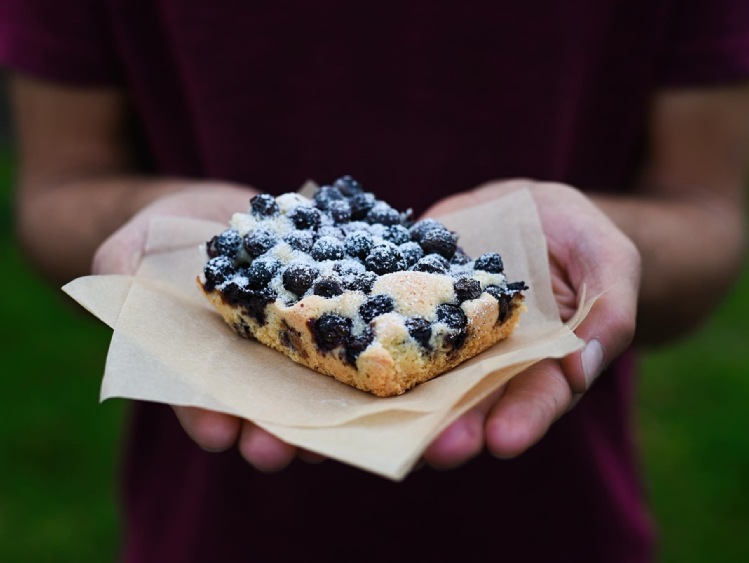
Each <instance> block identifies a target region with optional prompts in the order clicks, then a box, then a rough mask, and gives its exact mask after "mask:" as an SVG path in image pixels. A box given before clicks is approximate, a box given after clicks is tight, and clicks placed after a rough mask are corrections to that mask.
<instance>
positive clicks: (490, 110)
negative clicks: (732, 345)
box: [0, 0, 749, 562]
mask: <svg viewBox="0 0 749 563" xmlns="http://www.w3.org/2000/svg"><path fill="white" fill-rule="evenodd" d="M0 62H3V63H4V64H6V65H7V66H9V67H10V68H13V69H16V70H18V71H20V72H26V73H30V74H33V75H38V76H41V77H43V78H47V79H51V80H57V81H63V82H66V83H70V84H78V85H116V86H122V87H126V88H128V90H129V91H130V92H131V93H132V99H133V112H134V115H133V118H134V123H135V124H138V125H140V128H141V130H142V131H141V132H142V142H143V146H144V148H145V151H146V153H148V155H149V157H150V160H151V163H152V167H153V170H154V171H155V172H156V173H160V174H176V175H182V176H188V177H207V178H220V179H228V180H234V181H238V182H246V183H250V184H252V185H254V186H256V187H258V188H259V189H263V190H267V191H271V192H275V193H278V192H283V191H289V190H294V189H296V188H297V187H298V186H299V185H301V184H302V183H303V182H304V181H305V180H306V179H308V178H312V179H314V180H316V181H318V182H323V183H324V182H328V181H331V180H333V179H334V178H335V177H337V176H339V175H342V174H345V173H350V174H353V175H354V176H356V177H357V178H358V179H359V180H360V181H362V182H363V183H364V185H365V186H366V187H367V188H369V189H372V190H374V191H376V192H377V193H378V195H379V196H380V197H383V198H384V199H386V200H389V201H391V203H393V204H395V205H397V206H398V207H400V208H406V207H413V208H414V210H415V211H416V212H419V211H421V210H423V209H425V208H426V207H427V206H428V205H430V204H431V203H432V202H434V201H436V200H437V199H439V198H440V197H443V196H445V195H447V194H450V193H454V192H456V191H459V190H464V189H468V188H471V187H473V186H475V185H477V184H479V183H481V182H485V181H487V180H491V179H495V178H506V177H513V176H529V177H534V178H539V179H545V180H555V181H563V182H568V183H571V184H574V185H576V186H579V187H581V188H583V189H586V190H609V191H624V190H626V189H628V187H629V186H630V184H631V180H632V178H633V177H635V176H636V174H637V167H638V164H639V162H640V159H641V156H642V153H643V142H644V127H645V123H646V118H647V115H646V114H647V110H648V107H649V103H650V100H651V99H652V95H653V93H654V92H655V91H656V90H657V89H659V88H663V87H675V86H682V87H689V86H702V85H713V84H719V83H727V82H732V81H737V80H744V79H746V78H747V77H749V3H747V2H745V0H689V1H676V0H627V1H624V0H565V1H561V0H560V1H543V2H542V1H534V0H529V1H527V2H519V1H514V2H488V1H484V2H472V3H458V2H432V1H426V0H417V1H412V2H393V1H388V0H383V1H380V2H377V3H372V2H344V1H342V0H319V1H317V2H314V3H313V2H301V1H297V2H284V1H279V2H250V1H247V2H205V1H202V2H198V1H197V0H106V1H104V2H93V1H92V0H67V1H66V2H62V3H60V2H55V1H54V0H0ZM279 361H281V360H279ZM631 363H632V358H631V357H630V356H627V357H625V358H623V359H622V360H620V361H619V362H618V363H617V364H616V366H615V368H614V369H613V370H612V371H610V372H608V373H606V374H604V375H603V376H602V377H601V379H600V380H599V382H598V383H596V385H595V386H594V388H593V389H592V390H591V391H590V392H589V393H588V394H587V395H586V397H585V398H584V399H583V400H582V401H581V403H580V404H579V405H578V406H577V407H576V408H575V409H574V410H573V411H572V412H571V413H570V414H568V415H566V416H565V417H563V418H562V419H561V420H560V421H559V422H558V423H557V424H556V425H555V426H554V427H553V428H552V429H551V431H550V432H549V434H548V436H547V437H546V438H544V440H543V441H542V442H541V443H540V444H538V445H537V446H535V447H534V448H533V449H531V450H530V451H529V452H528V453H527V454H525V455H523V456H522V457H520V458H519V459H516V460H512V461H500V460H494V459H491V458H489V457H488V456H484V457H482V458H480V459H477V460H474V461H473V462H471V463H469V464H468V465H467V466H465V467H464V468H462V469H460V470H456V471H450V472H438V471H433V470H430V469H426V468H423V469H420V470H418V471H416V472H415V473H413V474H412V475H410V476H409V477H408V478H407V479H406V480H405V481H404V482H403V483H398V484H396V483H390V482H388V481H385V480H383V479H381V478H378V477H374V476H372V475H368V474H366V473H363V472H361V471H358V470H355V469H352V468H349V467H346V466H343V465H340V464H338V463H335V462H326V463H324V464H322V465H320V466H307V465H305V464H303V463H295V464H294V465H293V466H292V467H291V468H290V469H289V470H287V471H285V472H282V473H280V474H278V475H264V474H260V473H258V472H256V471H254V470H252V469H251V468H250V467H249V466H247V465H246V464H245V463H244V462H243V461H242V460H241V459H240V458H239V456H238V454H237V453H236V451H232V452H228V453H224V454H208V453H205V452H202V451H201V450H200V449H199V448H197V447H196V446H195V445H193V444H192V443H191V442H190V441H189V439H188V438H187V437H186V436H185V435H184V433H183V432H182V431H181V429H180V428H179V426H178V424H177V422H176V420H175V419H174V416H173V414H172V413H171V411H170V409H169V408H168V407H164V406H159V405H150V404H137V405H136V406H135V408H134V412H133V419H132V429H131V432H130V442H129V448H128V451H127V456H126V460H125V464H124V469H123V476H124V505H125V508H126V523H127V546H126V553H125V559H126V560H127V561H133V562H135V561H138V562H143V561H159V562H162V561H180V562H187V561H206V560H213V561H222V562H233V561H292V560H293V561H297V560H299V559H300V558H302V557H304V558H306V559H311V560H320V561H338V560H345V561H351V560H355V561H367V560H371V561H398V560H404V561H405V560H407V561H421V560H438V561H440V560H456V561H457V560H460V561H464V560H465V561H469V560H479V559H481V560H484V559H488V558H490V557H492V558H501V559H503V560H507V561H543V562H558V561H575V562H601V561H606V562H644V561H649V560H650V559H651V556H652V528H651V525H650V522H649V520H648V516H647V513H646V511H645V509H644V506H643V501H642V498H643V494H642V490H641V487H640V484H639V481H638V471H637V462H636V456H635V448H634V447H633V444H632V439H631V428H630V425H631V420H630V412H629V410H630V404H631V394H632V373H633V366H632V365H631ZM354 554H355V555H354Z"/></svg>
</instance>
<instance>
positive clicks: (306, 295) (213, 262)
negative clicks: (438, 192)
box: [197, 176, 527, 397]
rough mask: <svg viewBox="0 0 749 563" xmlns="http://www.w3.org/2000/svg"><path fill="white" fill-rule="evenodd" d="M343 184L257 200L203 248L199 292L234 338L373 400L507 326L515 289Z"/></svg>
mask: <svg viewBox="0 0 749 563" xmlns="http://www.w3.org/2000/svg"><path fill="white" fill-rule="evenodd" d="M457 242H458V237H457V234H456V233H453V232H451V231H449V230H448V229H447V228H446V227H444V225H442V224H441V223H439V222H438V221H436V220H434V219H424V220H421V221H417V222H415V223H414V222H413V221H412V220H411V218H410V211H407V212H405V213H401V212H399V211H397V210H395V209H394V208H392V207H390V206H389V205H388V204H387V203H385V202H383V201H381V200H378V199H377V198H376V197H375V196H374V194H372V193H369V192H365V191H364V190H363V189H362V187H361V186H360V185H359V184H358V182H356V181H355V180H353V179H352V178H351V177H350V176H345V177H343V178H339V179H338V180H336V182H335V183H334V184H333V185H332V186H324V187H322V188H320V190H319V191H318V192H317V193H316V194H315V195H314V196H313V197H312V198H311V199H308V198H306V197H304V196H301V195H299V194H292V193H290V194H283V195H281V196H278V197H273V196H271V195H269V194H259V195H257V196H255V197H253V198H252V199H251V200H250V209H249V210H248V212H247V213H236V214H235V215H234V216H233V217H232V220H231V225H230V227H229V228H228V229H226V230H225V231H224V232H222V233H220V234H218V235H216V236H215V237H213V238H212V239H211V240H209V241H207V243H206V244H205V246H204V251H205V253H206V258H207V262H206V264H205V267H204V270H203V276H202V278H201V277H198V278H197V283H198V286H199V287H200V290H201V291H202V292H203V293H204V294H205V296H206V297H207V299H208V300H209V301H210V303H211V304H212V305H213V306H214V307H215V309H216V310H217V311H218V312H219V314H220V315H221V316H222V317H223V318H224V320H225V321H226V323H227V324H228V325H229V326H230V327H231V328H232V329H233V330H234V331H235V332H236V333H237V334H239V335H240V336H242V337H244V338H255V339H257V340H258V341H259V342H261V343H262V344H264V345H266V346H269V347H271V348H274V349H276V350H278V351H279V352H282V353H283V354H285V355H286V356H288V357H289V358H291V359H292V360H294V361H295V362H297V363H299V364H302V365H304V366H307V367H309V368H311V369H313V370H315V371H318V372H320V373H323V374H326V375H329V376H332V377H334V378H335V379H336V380H338V381H340V382H342V383H345V384H347V385H351V386H353V387H356V388H357V389H361V390H362V391H366V392H369V393H372V394H374V395H377V396H379V397H389V396H393V395H399V394H402V393H404V392H406V391H407V390H409V389H411V388H413V387H414V386H415V385H418V384H419V383H423V382H425V381H428V380H430V379H432V378H434V377H436V376H437V375H439V374H442V373H444V372H446V371H448V370H450V369H451V368H453V367H455V366H457V365H458V364H460V363H462V362H464V361H465V360H467V359H469V358H472V357H474V356H475V355H477V354H479V353H480V352H483V351H484V350H486V349H487V348H489V347H490V346H492V345H494V344H496V343H497V342H499V341H500V340H503V339H504V338H507V337H508V336H509V335H510V334H511V333H512V331H513V330H514V329H515V327H516V325H517V323H518V320H519V317H520V315H521V313H522V311H523V310H524V309H525V305H524V297H523V293H522V292H523V291H524V290H525V289H527V287H526V286H525V283H524V282H512V283H510V282H508V281H507V278H506V277H505V275H504V264H503V262H502V258H501V257H500V255H499V254H497V253H485V254H482V255H481V256H479V257H477V258H476V259H475V260H474V259H471V258H470V257H469V256H467V255H466V254H465V253H464V252H463V251H462V250H461V249H460V247H459V246H458V244H457Z"/></svg>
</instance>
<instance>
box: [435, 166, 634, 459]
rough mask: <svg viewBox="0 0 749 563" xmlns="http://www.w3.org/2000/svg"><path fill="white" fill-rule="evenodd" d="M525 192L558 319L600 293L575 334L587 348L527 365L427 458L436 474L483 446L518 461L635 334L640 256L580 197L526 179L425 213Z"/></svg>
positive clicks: (459, 423)
mask: <svg viewBox="0 0 749 563" xmlns="http://www.w3.org/2000/svg"><path fill="white" fill-rule="evenodd" d="M520 187H527V188H529V189H530V192H531V194H532V196H533V199H534V201H535V203H536V206H537V208H538V213H539V217H540V219H541V223H542V225H543V230H544V234H545V235H546V239H547V244H548V249H549V262H550V267H551V277H552V287H553V291H554V295H555V297H556V300H557V304H558V306H559V311H560V316H561V318H562V320H565V321H566V320H568V319H569V318H570V317H571V315H572V314H573V313H574V311H575V309H576V307H577V305H578V301H579V299H580V293H581V290H582V288H583V286H585V287H586V291H587V295H588V296H589V297H590V296H596V295H600V297H599V299H598V300H597V301H596V302H595V305H594V306H593V308H592V309H591V311H590V313H589V314H588V316H587V317H586V318H585V320H584V321H583V323H582V324H581V325H580V326H579V327H578V328H577V329H576V330H575V333H576V334H577V336H578V337H580V338H581V339H582V340H583V341H584V342H585V346H584V348H583V349H582V351H580V352H576V353H574V354H571V355H570V356H567V357H565V358H564V359H562V360H561V361H557V360H544V361H541V362H539V363H537V364H535V365H533V366H531V367H530V368H529V369H527V370H526V371H524V372H522V373H521V374H519V375H517V376H515V377H514V378H513V379H512V380H510V382H509V383H508V384H507V385H506V386H504V387H502V388H501V389H499V390H497V391H496V392H495V393H494V394H493V395H491V396H490V397H488V398H487V399H485V400H484V401H483V402H482V403H481V404H479V405H477V406H476V407H474V408H473V409H471V410H470V411H468V412H467V413H465V414H464V415H462V416H461V417H460V418H459V419H458V420H456V421H455V422H454V423H453V424H451V425H450V426H449V427H448V428H446V429H445V430H444V431H443V432H442V433H441V434H440V436H438V437H437V439H436V440H435V441H434V442H433V443H432V444H431V445H430V446H429V447H428V448H427V450H426V451H425V453H424V460H425V461H426V462H427V463H428V464H430V465H432V466H434V467H439V468H450V467H456V466H458V465H461V464H462V463H464V462H465V461H467V460H469V459H471V458H472V457H474V456H475V455H477V454H478V453H480V452H481V451H482V450H483V449H484V448H486V449H488V451H489V452H491V453H492V454H493V455H495V456H497V457H500V458H506V457H514V456H517V455H519V454H521V453H522V452H524V451H525V450H527V449H528V448H530V447H531V446H532V445H533V444H535V443H536V442H537V441H538V440H540V439H541V438H542V437H543V436H544V434H546V431H547V430H548V429H549V427H550V426H551V425H552V424H553V423H554V422H555V421H556V420H557V419H558V418H559V417H560V416H562V415H563V414H564V413H565V412H567V411H568V410H569V409H570V408H572V407H573V406H574V404H575V403H576V402H577V400H578V399H579V398H580V397H581V396H582V395H583V394H584V393H585V392H586V391H587V390H588V389H589V388H590V386H591V385H592V384H593V382H594V381H595V380H596V378H597V377H598V376H599V375H600V373H601V371H603V369H604V368H605V367H606V365H607V364H608V363H609V362H610V361H611V360H613V359H614V358H616V357H617V356H618V355H619V354H620V353H622V352H623V351H624V350H625V349H626V348H627V346H628V345H629V344H630V342H631V341H632V338H633V336H634V330H635V317H636V311H637V298H638V290H639V284H640V272H641V265H640V255H639V253H638V251H637V249H636V247H635V246H634V244H633V243H632V242H631V241H630V240H629V239H628V238H627V237H626V236H625V235H624V234H623V233H622V232H621V231H620V230H619V229H618V228H617V227H616V226H615V225H614V223H613V222H612V221H611V220H610V219H609V218H608V217H607V216H606V215H604V213H603V212H602V211H600V210H599V209H598V208H597V207H596V206H595V205H594V204H593V203H592V202H591V200H590V199H588V198H587V197H585V196H584V195H583V194H582V193H580V192H579V191H578V190H575V189H573V188H571V187H569V186H565V185H561V184H551V183H537V182H532V181H527V180H513V181H508V182H496V183H491V184H487V185H486V186H483V187H480V188H478V189H476V190H473V191H470V192H463V193H460V194H457V195H454V196H451V197H448V198H446V199H444V200H441V201H440V202H438V203H437V204H435V205H434V206H432V207H431V208H430V209H429V210H427V212H426V213H425V214H424V215H425V216H429V217H438V216H439V215H442V214H445V213H449V212H451V211H456V210H458V209H461V208H464V207H468V206H471V205H477V204H481V203H482V202H486V201H489V200H492V199H495V198H498V197H500V196H501V195H503V194H505V193H507V192H509V191H511V190H514V189H518V188H520Z"/></svg>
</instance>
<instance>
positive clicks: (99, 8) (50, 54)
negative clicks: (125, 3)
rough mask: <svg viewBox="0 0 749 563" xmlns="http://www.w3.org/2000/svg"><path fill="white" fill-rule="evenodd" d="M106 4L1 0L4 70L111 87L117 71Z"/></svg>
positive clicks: (0, 60) (0, 43)
mask: <svg viewBox="0 0 749 563" xmlns="http://www.w3.org/2000/svg"><path fill="white" fill-rule="evenodd" d="M106 4H107V3H106V2H104V1H103V0H0V65H1V66H3V67H5V68H7V69H11V70H14V71H17V72H21V73H24V74H28V75H31V76H35V77H37V78H43V79H48V80H54V81H61V82H67V83H72V84H76V85H92V86H94V85H111V84H115V83H117V82H118V78H119V68H118V63H117V57H116V54H115V53H116V51H115V48H114V44H113V39H112V34H111V27H110V22H109V19H108V18H107V14H106Z"/></svg>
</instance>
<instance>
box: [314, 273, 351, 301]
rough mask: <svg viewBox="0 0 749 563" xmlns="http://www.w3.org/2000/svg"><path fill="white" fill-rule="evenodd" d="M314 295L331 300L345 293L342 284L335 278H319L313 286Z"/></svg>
mask: <svg viewBox="0 0 749 563" xmlns="http://www.w3.org/2000/svg"><path fill="white" fill-rule="evenodd" d="M312 293H314V294H315V295H319V296H320V297H325V298H330V297H335V296H336V295H340V294H341V293H343V286H342V285H341V282H340V281H339V280H337V279H335V278H330V277H325V278H318V279H317V281H316V282H315V283H314V284H313V285H312Z"/></svg>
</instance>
